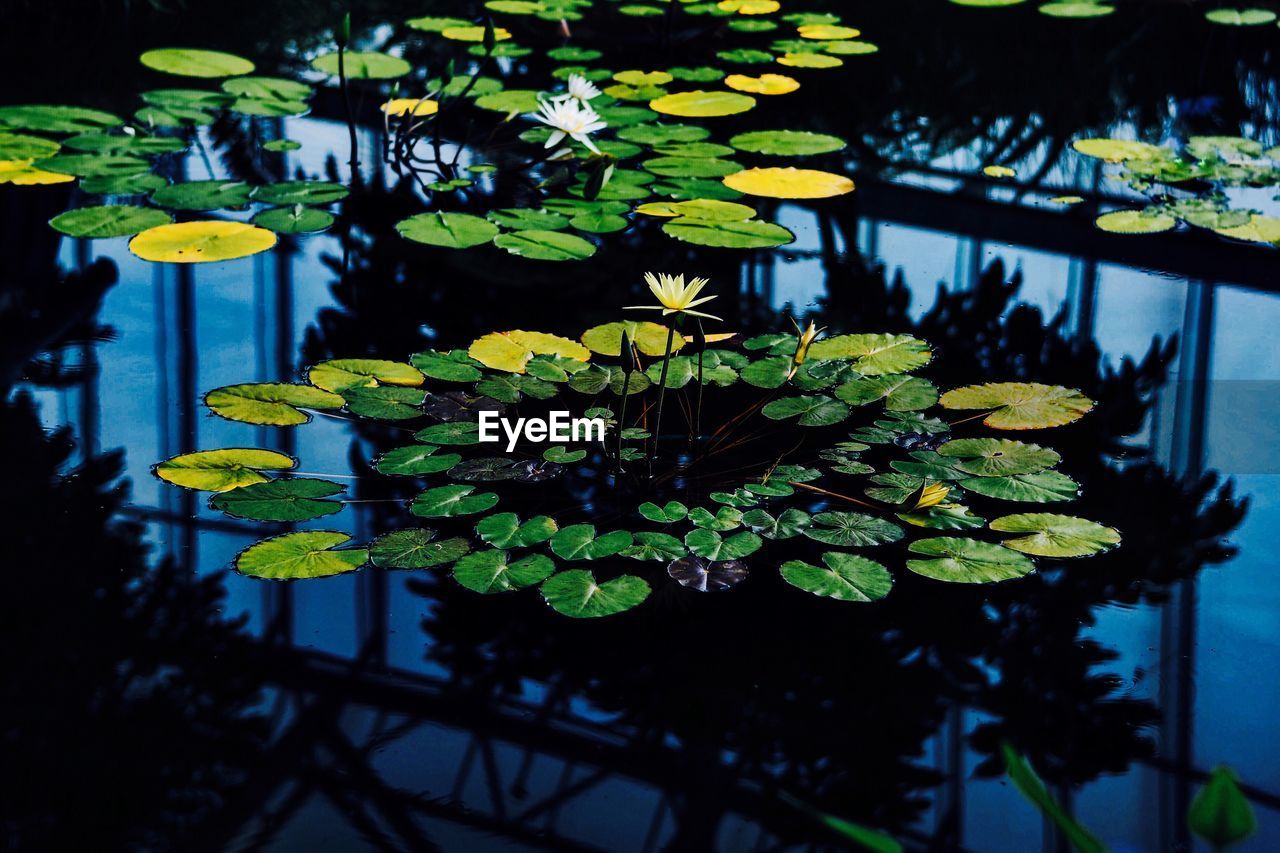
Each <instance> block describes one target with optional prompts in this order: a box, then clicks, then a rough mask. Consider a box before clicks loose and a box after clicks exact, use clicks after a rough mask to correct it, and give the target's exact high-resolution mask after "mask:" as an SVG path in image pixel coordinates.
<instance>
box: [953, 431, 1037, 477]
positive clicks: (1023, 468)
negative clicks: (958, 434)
mask: <svg viewBox="0 0 1280 853" xmlns="http://www.w3.org/2000/svg"><path fill="white" fill-rule="evenodd" d="M938 453H939V454H940V455H942V456H947V457H951V458H953V459H959V460H961V461H959V462H957V463H956V464H955V467H956V468H957V469H959V470H960V471H963V472H965V473H966V474H970V475H972V476H974V477H1000V476H1006V475H1010V474H1035V473H1037V472H1039V471H1043V470H1045V469H1046V468H1052V467H1053V466H1054V465H1057V464H1058V463H1059V462H1060V461H1061V460H1062V457H1061V456H1060V455H1059V454H1058V452H1057V451H1056V450H1053V449H1052V448H1048V447H1041V446H1040V445H1038V444H1029V443H1027V442H1024V441H1014V440H1013V439H1009V438H957V439H952V440H951V441H948V442H946V443H945V444H942V445H940V446H939V447H938Z"/></svg>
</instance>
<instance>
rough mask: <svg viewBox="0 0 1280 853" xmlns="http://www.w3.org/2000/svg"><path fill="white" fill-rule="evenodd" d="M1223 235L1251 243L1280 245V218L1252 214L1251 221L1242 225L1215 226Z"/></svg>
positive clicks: (1215, 229)
mask: <svg viewBox="0 0 1280 853" xmlns="http://www.w3.org/2000/svg"><path fill="white" fill-rule="evenodd" d="M1213 230H1214V231H1216V232H1217V233H1219V234H1221V235H1222V236H1223V237H1230V238H1232V239H1233V240H1247V241H1249V242H1250V243H1270V244H1272V245H1280V218H1277V217H1274V216H1259V215H1257V214H1255V215H1253V216H1250V217H1249V221H1248V222H1245V223H1243V224H1241V225H1234V226H1230V227H1219V228H1214V229H1213Z"/></svg>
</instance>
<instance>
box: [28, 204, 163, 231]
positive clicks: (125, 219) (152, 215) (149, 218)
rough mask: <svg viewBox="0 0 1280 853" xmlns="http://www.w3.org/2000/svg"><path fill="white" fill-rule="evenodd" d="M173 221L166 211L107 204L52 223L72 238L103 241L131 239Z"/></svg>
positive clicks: (79, 209) (69, 215) (57, 219)
mask: <svg viewBox="0 0 1280 853" xmlns="http://www.w3.org/2000/svg"><path fill="white" fill-rule="evenodd" d="M172 221H173V218H172V217H171V216H169V214H167V213H165V212H164V211H163V210H156V209H155V208H151V207H131V206H129V205H123V204H121V205H115V204H106V205H101V206H99V207H81V208H77V209H76V210H68V211H67V212H66V213H62V214H59V215H57V216H55V217H54V218H53V219H51V220H49V225H50V226H51V227H52V228H53V229H54V230H55V231H61V232H62V233H63V234H66V235H68V236H71V237H85V238H90V239H101V238H108V237H131V236H133V235H134V234H137V233H138V232H139V231H145V230H147V229H148V228H155V227H156V226H157V225H163V224H165V223H167V222H172Z"/></svg>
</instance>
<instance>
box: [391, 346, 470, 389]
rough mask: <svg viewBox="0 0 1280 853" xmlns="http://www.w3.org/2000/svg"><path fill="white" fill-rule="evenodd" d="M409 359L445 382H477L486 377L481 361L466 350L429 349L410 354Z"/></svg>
mask: <svg viewBox="0 0 1280 853" xmlns="http://www.w3.org/2000/svg"><path fill="white" fill-rule="evenodd" d="M409 361H410V362H411V363H412V364H413V366H414V367H416V368H418V370H420V371H422V373H424V374H425V375H427V376H429V377H431V378H432V379H439V380H441V381H444V382H476V381H479V380H480V379H481V378H483V377H484V374H483V373H482V372H481V371H480V362H478V361H476V360H475V359H473V358H472V357H471V356H469V355H467V352H466V350H451V351H449V352H437V351H435V350H427V351H426V352H419V353H415V354H414V355H412V356H410V358H409Z"/></svg>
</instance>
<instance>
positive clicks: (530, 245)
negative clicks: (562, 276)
mask: <svg viewBox="0 0 1280 853" xmlns="http://www.w3.org/2000/svg"><path fill="white" fill-rule="evenodd" d="M493 245H495V246H497V247H498V248H500V249H505V250H506V251H508V252H510V253H511V254H513V255H518V256H519V257H522V258H530V259H532V260H535V261H581V260H585V259H587V258H589V257H591V256H592V255H594V254H595V253H596V246H595V244H594V243H592V242H590V241H588V240H584V239H582V238H581V237H577V236H574V235H573V234H564V233H561V232H559V231H546V230H541V229H530V230H527V231H516V232H513V233H510V234H499V235H498V236H496V237H494V238H493Z"/></svg>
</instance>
